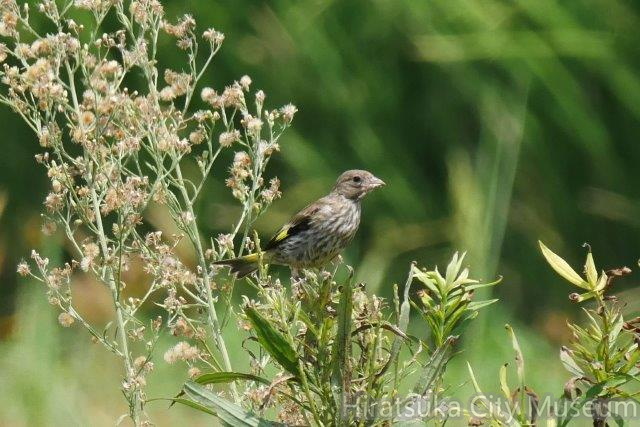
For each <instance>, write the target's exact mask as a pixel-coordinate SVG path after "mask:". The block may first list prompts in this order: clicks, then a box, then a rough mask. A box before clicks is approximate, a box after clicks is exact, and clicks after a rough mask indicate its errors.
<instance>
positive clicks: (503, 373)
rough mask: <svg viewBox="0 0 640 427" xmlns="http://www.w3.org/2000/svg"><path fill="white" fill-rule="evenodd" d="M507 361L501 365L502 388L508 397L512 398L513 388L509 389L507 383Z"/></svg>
mask: <svg viewBox="0 0 640 427" xmlns="http://www.w3.org/2000/svg"><path fill="white" fill-rule="evenodd" d="M507 366H509V365H508V364H507V363H505V364H504V365H502V366H501V367H500V388H501V389H502V394H504V396H505V397H506V398H507V399H511V390H509V384H507Z"/></svg>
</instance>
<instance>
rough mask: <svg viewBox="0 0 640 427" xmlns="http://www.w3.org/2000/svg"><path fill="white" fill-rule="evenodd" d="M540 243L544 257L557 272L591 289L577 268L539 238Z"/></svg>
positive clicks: (578, 284)
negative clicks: (572, 266)
mask: <svg viewBox="0 0 640 427" xmlns="http://www.w3.org/2000/svg"><path fill="white" fill-rule="evenodd" d="M538 244H539V245H540V250H541V251H542V255H544V257H545V258H546V259H547V262H548V263H549V265H550V266H551V268H553V269H554V270H555V271H556V273H558V274H559V275H560V276H562V277H564V278H565V279H566V280H568V281H569V282H571V283H573V284H574V285H576V286H579V287H581V288H583V289H589V286H588V284H587V282H585V281H584V280H583V279H582V277H580V275H579V274H578V273H576V272H575V270H574V269H573V268H571V266H570V265H569V264H568V263H567V262H566V261H565V260H563V259H562V258H560V257H559V256H558V255H556V254H555V253H553V252H552V251H551V249H549V248H548V247H546V246H545V245H544V243H542V242H541V241H539V240H538Z"/></svg>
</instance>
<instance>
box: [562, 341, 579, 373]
mask: <svg viewBox="0 0 640 427" xmlns="http://www.w3.org/2000/svg"><path fill="white" fill-rule="evenodd" d="M560 360H561V361H562V364H563V365H564V368H565V369H566V370H567V371H569V372H570V373H571V374H572V375H575V376H576V377H584V376H585V374H584V372H583V371H582V369H581V368H580V366H578V364H577V363H576V361H575V360H573V357H571V353H570V351H569V349H568V348H566V347H564V346H563V347H562V348H561V349H560Z"/></svg>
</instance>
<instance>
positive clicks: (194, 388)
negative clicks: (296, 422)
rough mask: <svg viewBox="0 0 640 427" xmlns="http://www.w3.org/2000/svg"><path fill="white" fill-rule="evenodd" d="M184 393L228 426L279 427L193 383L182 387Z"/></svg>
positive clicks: (190, 382)
mask: <svg viewBox="0 0 640 427" xmlns="http://www.w3.org/2000/svg"><path fill="white" fill-rule="evenodd" d="M184 392H185V394H186V395H187V396H188V397H189V398H190V399H191V400H193V401H195V402H196V403H197V404H199V405H202V406H204V407H206V408H208V409H209V410H211V411H212V412H213V413H214V415H216V416H217V417H218V418H220V419H221V420H222V421H224V422H225V423H227V424H229V425H232V426H240V427H242V426H245V427H272V426H276V425H279V424H276V423H273V422H271V421H268V420H265V419H263V418H260V417H257V416H255V415H253V414H252V413H250V412H247V411H245V410H244V409H243V408H241V407H240V406H238V405H236V404H234V403H231V402H229V401H228V400H226V399H223V398H222V397H220V396H218V395H217V394H215V393H213V392H211V391H210V390H207V389H206V388H205V387H203V386H202V385H200V384H197V383H195V382H193V381H189V382H187V383H186V384H185V385H184ZM181 403H182V402H181Z"/></svg>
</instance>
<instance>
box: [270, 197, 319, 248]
mask: <svg viewBox="0 0 640 427" xmlns="http://www.w3.org/2000/svg"><path fill="white" fill-rule="evenodd" d="M329 207H330V205H329V203H328V202H327V201H326V200H325V199H324V198H322V199H320V200H318V201H316V202H314V203H312V204H310V205H309V206H307V207H306V208H304V209H302V210H301V211H300V212H298V213H297V214H295V215H294V216H293V218H291V221H289V222H288V223H287V224H285V225H284V226H282V228H280V230H278V232H277V233H276V234H275V236H273V237H272V238H271V240H269V241H268V242H267V244H266V245H265V247H264V248H263V250H265V251H268V250H269V249H274V248H276V247H278V246H279V245H280V244H281V243H282V242H284V241H286V240H287V239H289V238H290V237H291V236H295V235H296V234H299V233H300V232H302V231H305V230H308V229H309V228H310V227H311V225H312V223H313V222H314V219H315V218H316V216H317V215H318V214H322V213H324V211H326V210H327V208H329Z"/></svg>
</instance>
